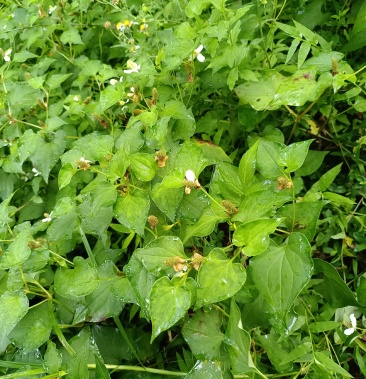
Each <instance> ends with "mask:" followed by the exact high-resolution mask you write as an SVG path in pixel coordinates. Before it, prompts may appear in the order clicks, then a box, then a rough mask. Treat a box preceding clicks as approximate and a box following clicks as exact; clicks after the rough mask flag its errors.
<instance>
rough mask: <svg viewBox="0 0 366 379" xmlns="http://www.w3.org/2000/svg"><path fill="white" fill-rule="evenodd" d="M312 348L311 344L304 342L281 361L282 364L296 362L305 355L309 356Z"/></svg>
mask: <svg viewBox="0 0 366 379" xmlns="http://www.w3.org/2000/svg"><path fill="white" fill-rule="evenodd" d="M311 348H312V345H311V343H310V342H304V343H302V344H301V345H298V346H296V347H295V349H294V350H292V351H291V353H289V354H288V355H287V357H286V358H284V359H283V360H282V361H281V363H280V364H281V365H285V364H286V363H290V362H293V361H294V360H296V359H298V358H300V357H302V356H303V355H305V354H308V353H309V352H310V351H311Z"/></svg>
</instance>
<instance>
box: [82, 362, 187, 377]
mask: <svg viewBox="0 0 366 379" xmlns="http://www.w3.org/2000/svg"><path fill="white" fill-rule="evenodd" d="M95 367H96V365H95V364H88V368H89V369H90V370H95ZM105 367H106V368H107V369H108V370H113V371H142V372H150V373H152V374H160V375H170V376H185V375H187V373H186V372H180V371H168V370H160V369H157V368H148V367H139V366H127V365H105Z"/></svg>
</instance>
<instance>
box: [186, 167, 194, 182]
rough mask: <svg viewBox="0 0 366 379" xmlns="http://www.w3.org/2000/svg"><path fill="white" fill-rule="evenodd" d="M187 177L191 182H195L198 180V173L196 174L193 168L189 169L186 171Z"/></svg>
mask: <svg viewBox="0 0 366 379" xmlns="http://www.w3.org/2000/svg"><path fill="white" fill-rule="evenodd" d="M186 179H187V180H188V181H189V182H193V183H194V182H195V180H196V175H195V174H194V172H193V171H192V170H187V171H186Z"/></svg>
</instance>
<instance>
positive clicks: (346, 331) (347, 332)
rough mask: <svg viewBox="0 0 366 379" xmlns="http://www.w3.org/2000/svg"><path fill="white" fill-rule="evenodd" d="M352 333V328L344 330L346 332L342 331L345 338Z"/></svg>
mask: <svg viewBox="0 0 366 379" xmlns="http://www.w3.org/2000/svg"><path fill="white" fill-rule="evenodd" d="M354 331H355V329H354V328H348V329H346V330H345V331H344V334H345V335H346V336H350V335H351V334H352V333H353V332H354Z"/></svg>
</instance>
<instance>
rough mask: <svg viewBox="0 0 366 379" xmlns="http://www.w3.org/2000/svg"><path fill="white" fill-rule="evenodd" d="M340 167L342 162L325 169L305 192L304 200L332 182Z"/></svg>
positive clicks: (323, 189) (324, 188) (321, 190)
mask: <svg viewBox="0 0 366 379" xmlns="http://www.w3.org/2000/svg"><path fill="white" fill-rule="evenodd" d="M341 168H342V163H340V164H339V165H337V166H335V167H333V168H332V169H330V170H329V171H327V172H326V173H325V174H324V175H322V176H321V177H320V179H319V180H318V181H317V182H315V183H314V184H313V185H312V186H311V188H310V189H309V191H308V192H307V193H306V194H305V196H304V200H306V198H307V197H308V196H309V195H311V194H314V193H316V192H323V191H325V190H326V189H327V188H328V187H329V186H330V185H331V184H332V183H333V181H334V179H335V178H336V176H337V175H338V174H339V173H340V171H341Z"/></svg>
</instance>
